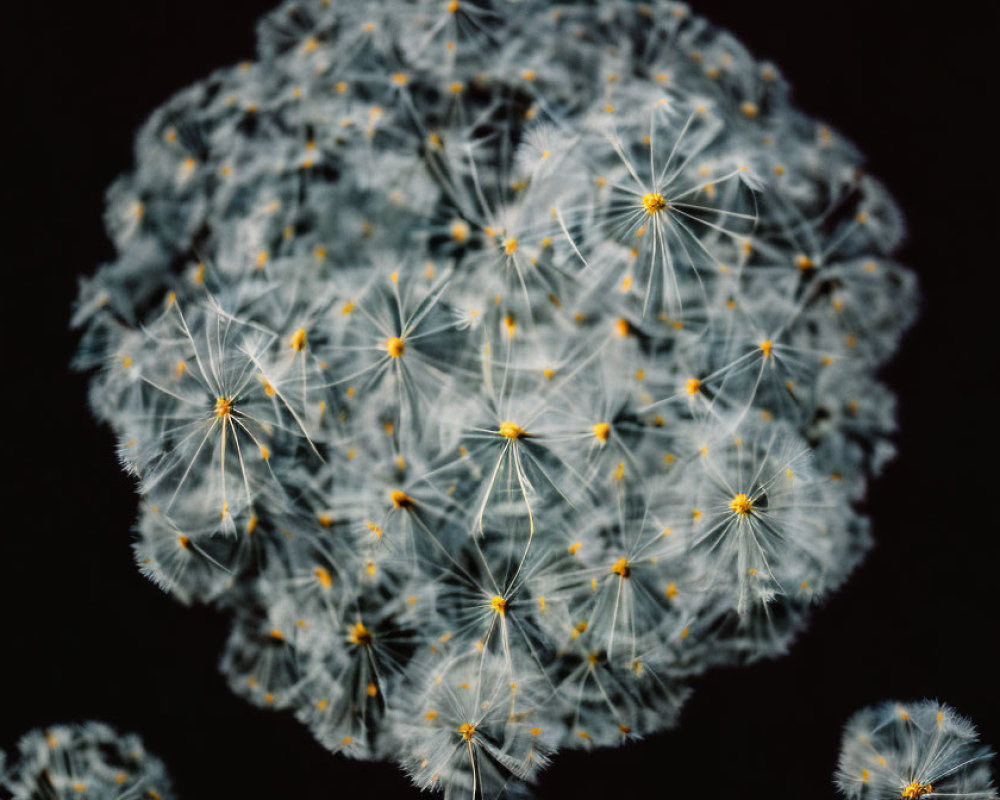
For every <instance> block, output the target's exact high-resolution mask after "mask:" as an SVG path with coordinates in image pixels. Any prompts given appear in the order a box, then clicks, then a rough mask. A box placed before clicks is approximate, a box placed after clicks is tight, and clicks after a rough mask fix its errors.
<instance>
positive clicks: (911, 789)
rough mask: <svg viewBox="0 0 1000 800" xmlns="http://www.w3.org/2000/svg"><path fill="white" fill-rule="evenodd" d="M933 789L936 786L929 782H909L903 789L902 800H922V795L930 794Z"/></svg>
mask: <svg viewBox="0 0 1000 800" xmlns="http://www.w3.org/2000/svg"><path fill="white" fill-rule="evenodd" d="M933 791H934V787H933V786H931V784H929V783H920V782H919V781H912V782H911V783H909V784H907V786H906V788H904V789H903V793H902V794H901V795H900V798H901V800H920V798H921V797H923V796H924V795H927V794H930V793H931V792H933Z"/></svg>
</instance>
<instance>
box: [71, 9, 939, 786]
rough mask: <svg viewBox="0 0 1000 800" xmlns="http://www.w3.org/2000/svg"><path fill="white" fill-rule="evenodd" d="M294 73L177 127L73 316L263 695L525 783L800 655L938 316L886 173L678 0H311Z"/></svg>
mask: <svg viewBox="0 0 1000 800" xmlns="http://www.w3.org/2000/svg"><path fill="white" fill-rule="evenodd" d="M259 54H260V55H259V58H258V60H257V61H255V62H248V63H246V64H243V65H236V66H234V67H232V68H229V69H224V70H222V71H220V72H219V73H217V74H216V75H214V76H213V77H211V78H210V79H208V80H206V81H203V82H200V83H197V84H195V85H193V86H191V87H189V88H188V89H185V90H183V91H181V92H180V93H179V94H178V95H176V96H175V97H174V98H172V99H171V100H169V101H168V102H167V103H166V104H164V106H163V107H162V108H160V109H158V110H157V111H155V112H154V113H153V115H152V116H151V118H150V120H149V121H148V123H147V124H146V126H145V127H144V128H143V129H142V131H141V132H140V133H139V136H138V140H137V152H138V159H137V162H136V167H135V169H134V171H133V172H131V173H130V174H128V175H125V176H123V177H122V178H120V179H119V180H118V181H116V182H115V184H114V185H113V186H112V188H111V189H110V190H109V192H108V206H107V214H106V227H107V230H108V233H109V235H110V236H111V238H112V240H113V243H114V246H115V248H116V254H117V255H116V258H115V259H114V260H113V261H112V262H110V263H109V264H107V265H105V266H104V267H102V268H101V269H99V270H98V271H97V273H96V274H95V275H93V276H92V277H91V278H89V279H86V280H84V281H83V282H82V284H81V289H80V297H79V301H78V304H77V307H76V309H75V310H74V317H73V325H74V326H76V327H77V328H79V329H80V331H81V343H80V351H79V354H78V356H77V359H76V363H77V365H78V366H79V367H80V368H82V369H87V370H91V371H92V372H93V378H92V384H91V387H92V388H91V393H90V398H91V402H92V405H93V408H94V411H95V413H96V414H97V416H98V417H99V418H100V419H102V420H103V421H105V422H107V423H108V424H109V425H110V426H111V427H112V428H113V429H114V433H115V437H116V441H117V442H118V445H117V453H118V456H119V458H120V460H121V462H122V464H123V466H124V468H125V469H127V470H128V471H129V472H130V473H131V474H133V475H134V476H136V478H137V479H138V483H137V486H138V492H139V494H140V496H141V506H140V514H139V522H138V525H137V527H136V542H135V545H134V550H135V557H136V561H137V563H138V566H139V569H140V570H141V571H142V573H143V574H144V575H146V576H147V577H149V578H150V580H152V581H154V582H155V583H156V584H157V585H158V586H160V587H162V588H163V589H164V590H165V591H168V592H170V593H172V594H173V595H175V596H176V597H177V598H178V599H180V600H182V601H183V602H213V603H218V604H219V605H221V606H222V607H223V608H226V609H228V610H229V611H230V612H231V613H232V617H233V622H232V632H231V635H230V638H229V641H228V642H227V644H226V648H225V655H224V658H223V660H222V670H223V672H224V673H225V675H226V676H227V678H228V680H229V683H230V686H231V687H232V689H233V690H234V691H235V692H237V693H239V694H240V695H241V696H243V697H245V698H246V699H247V700H248V701H249V702H252V703H255V704H257V705H260V706H262V707H266V708H269V709H276V710H286V711H288V712H291V713H294V714H295V715H296V716H297V717H298V718H299V719H300V720H301V721H302V722H303V724H305V725H307V726H308V727H309V729H310V730H311V731H312V733H313V734H314V735H315V737H316V738H317V740H318V741H320V742H321V743H322V744H323V745H324V746H326V747H327V748H329V749H330V750H332V751H335V752H340V753H344V754H345V755H347V756H349V757H357V758H382V759H389V760H394V761H396V762H398V763H399V764H400V765H401V766H402V767H403V769H405V770H406V772H407V774H408V775H409V776H410V777H411V779H412V780H413V781H414V783H415V784H416V785H417V786H420V787H421V788H435V789H444V790H445V791H446V792H447V793H449V796H458V795H460V794H467V795H470V796H471V795H473V794H474V793H475V794H478V795H480V796H495V795H496V794H497V793H499V791H500V790H501V789H503V788H504V787H505V786H508V785H510V784H518V783H520V782H525V781H530V780H532V779H533V778H534V777H535V775H537V773H538V771H539V770H540V769H541V768H543V767H544V765H545V763H547V760H548V758H549V757H550V756H551V754H552V753H553V752H554V751H555V750H557V749H558V748H562V747H595V746H618V745H620V744H621V743H622V742H623V740H625V739H628V740H632V739H634V738H637V737H640V736H644V735H647V734H650V733H653V732H655V731H658V730H661V729H663V728H664V727H668V726H670V725H673V724H674V723H675V721H676V719H677V716H678V712H679V709H680V708H681V705H682V704H683V702H684V699H685V697H686V696H687V693H688V689H687V688H686V684H687V682H688V679H689V678H690V676H691V675H693V674H696V673H698V672H700V671H702V670H704V669H705V668H707V667H710V666H713V665H722V664H734V663H745V662H747V661H750V660H753V659H757V658H764V657H771V656H776V655H779V654H781V653H782V652H784V650H785V649H786V648H787V647H788V645H789V643H790V642H791V641H792V639H793V638H794V636H795V635H796V633H797V632H798V631H800V630H801V629H802V627H803V626H804V625H805V624H806V623H807V619H808V608H809V606H810V605H811V604H812V603H813V602H815V601H816V600H817V599H819V598H823V597H825V596H827V595H828V594H829V593H830V592H831V591H833V590H834V589H836V588H837V587H838V586H839V585H840V584H841V583H843V581H844V580H845V579H846V578H847V576H848V574H849V572H850V570H851V569H852V568H853V567H854V566H855V565H856V564H857V563H858V561H859V560H860V559H861V558H862V557H863V554H864V552H865V550H866V548H867V546H868V544H869V532H868V527H869V526H868V525H867V521H866V520H865V518H864V517H863V516H861V513H860V511H859V509H858V505H857V504H858V502H859V501H860V500H861V498H863V497H864V496H865V495H866V493H867V492H868V490H869V484H870V481H871V479H872V478H873V477H874V476H875V475H876V474H877V473H878V471H879V470H880V469H881V468H882V466H883V465H884V464H885V463H887V462H888V460H889V459H890V458H891V457H892V455H893V452H894V451H893V447H892V444H891V436H892V434H893V431H894V426H895V421H894V417H895V409H894V403H893V398H892V394H891V392H889V391H888V389H886V388H885V387H883V386H881V385H880V384H879V383H878V382H877V380H876V379H875V377H874V376H875V375H876V372H877V370H878V368H879V367H880V365H882V364H883V363H884V362H885V361H886V360H887V359H888V358H889V357H891V355H892V354H893V352H894V351H895V350H896V349H897V347H898V346H899V343H900V338H901V336H902V333H903V331H904V330H905V328H906V327H907V325H908V324H909V323H910V322H911V321H912V319H913V317H914V314H915V308H916V287H915V281H914V279H913V276H912V275H911V274H910V273H909V272H908V271H907V270H906V269H904V268H903V267H901V266H900V265H898V264H896V263H895V262H894V260H893V257H892V254H893V252H894V250H895V249H896V247H897V246H898V245H899V243H900V241H901V239H902V236H903V233H904V226H903V223H902V220H901V217H900V215H899V212H898V210H897V209H896V206H895V204H894V203H893V201H892V198H891V196H890V195H889V193H888V192H887V191H886V189H885V188H884V187H882V186H881V185H880V184H879V183H878V182H877V181H876V180H875V179H873V178H872V177H870V176H869V175H868V173H867V171H862V170H860V165H861V156H860V154H858V153H857V152H856V151H855V150H854V148H853V147H851V146H850V145H849V143H847V142H846V141H844V140H843V139H842V138H841V137H839V136H838V135H836V134H835V133H834V132H833V131H832V129H831V128H829V127H828V126H823V125H820V124H819V123H816V122H814V121H812V120H809V119H808V118H806V117H805V116H804V115H802V114H801V113H799V112H798V111H796V110H795V109H794V108H793V106H792V105H791V102H790V100H789V96H788V86H787V84H786V82H785V80H784V78H783V77H782V76H781V75H780V73H779V72H778V71H777V70H776V69H775V68H774V67H772V66H771V65H769V64H767V63H762V62H758V61H757V60H756V59H755V58H754V57H753V56H752V55H751V54H750V53H749V52H747V51H746V50H745V49H744V48H742V47H741V46H739V44H738V43H737V42H736V40H735V39H733V37H731V36H729V35H728V34H725V33H724V32H721V31H718V30H717V29H715V28H713V27H712V26H711V25H709V24H708V23H707V22H705V21H704V20H701V19H699V18H697V17H696V16H695V15H694V14H692V13H691V11H690V10H689V9H688V8H687V7H686V6H684V5H683V4H679V3H674V2H670V1H669V0H653V1H652V2H647V3H643V4H636V3H633V2H627V1H626V0H600V2H593V3H576V4H569V5H563V4H559V5H558V6H557V7H553V5H552V4H549V3H544V2H542V1H541V0H522V2H517V3H490V4H484V3H480V2H476V1H475V0H469V1H468V2H465V1H464V0H463V2H458V0H456V1H455V2H445V0H406V1H405V2H404V1H403V0H380V1H379V2H372V1H370V0H364V1H363V2H356V3H329V2H324V0H295V2H291V1H290V2H286V3H283V4H282V5H281V6H279V7H278V8H277V9H276V10H275V11H274V12H272V13H271V14H268V15H266V16H265V17H264V19H263V20H262V21H261V23H260V26H259ZM363 75H364V76H368V77H367V78H364V79H362V78H361V77H358V76H363ZM790 220H794V224H790V223H789V221H790ZM515 610H516V611H515ZM275 633H277V634H279V635H278V636H275V635H274V634H275ZM432 712H433V713H432ZM463 725H466V726H468V728H466V729H463V728H462V726H463ZM466 732H468V736H467V737H466V736H465V733H466ZM459 737H461V738H459ZM456 745H457V747H456ZM866 768H867V769H869V770H871V769H873V768H872V767H870V766H867V765H866ZM874 774H875V773H874V772H872V775H873V776H874ZM912 780H914V781H917V782H918V784H917V785H918V787H919V786H920V785H922V784H924V783H931V784H932V785H933V786H934V790H935V792H937V791H939V787H938V783H937V782H936V781H931V780H929V779H928V780H924V779H923V778H921V777H920V776H914V777H913V778H912ZM905 786H906V784H901V785H899V786H896V787H895V798H894V800H900V794H901V793H902V791H903V790H904V788H905ZM914 791H916V789H914Z"/></svg>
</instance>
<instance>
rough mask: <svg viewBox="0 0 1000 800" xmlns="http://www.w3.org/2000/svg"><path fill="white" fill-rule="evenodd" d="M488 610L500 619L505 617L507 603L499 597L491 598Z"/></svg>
mask: <svg viewBox="0 0 1000 800" xmlns="http://www.w3.org/2000/svg"><path fill="white" fill-rule="evenodd" d="M490 608H492V609H493V610H494V611H496V612H497V613H498V614H499V615H500V616H501V617H504V616H506V615H507V601H506V600H504V599H503V598H502V597H501V596H500V595H494V596H493V599H492V600H490Z"/></svg>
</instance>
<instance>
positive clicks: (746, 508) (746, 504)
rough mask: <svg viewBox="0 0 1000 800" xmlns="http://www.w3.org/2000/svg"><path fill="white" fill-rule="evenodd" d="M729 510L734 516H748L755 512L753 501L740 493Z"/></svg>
mask: <svg viewBox="0 0 1000 800" xmlns="http://www.w3.org/2000/svg"><path fill="white" fill-rule="evenodd" d="M729 508H730V509H731V510H732V511H733V513H734V514H739V515H740V516H746V515H747V514H749V513H750V512H751V511H753V500H751V499H750V498H749V497H747V495H745V494H744V493H742V492H740V493H739V494H738V495H736V497H734V498H733V501H732V502H731V503H730V504H729Z"/></svg>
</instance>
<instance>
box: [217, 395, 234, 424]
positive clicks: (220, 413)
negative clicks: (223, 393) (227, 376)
mask: <svg viewBox="0 0 1000 800" xmlns="http://www.w3.org/2000/svg"><path fill="white" fill-rule="evenodd" d="M232 413H233V400H232V398H230V397H219V398H216V400H215V416H217V417H219V418H220V419H221V418H223V417H228V416H229V415H230V414H232Z"/></svg>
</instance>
